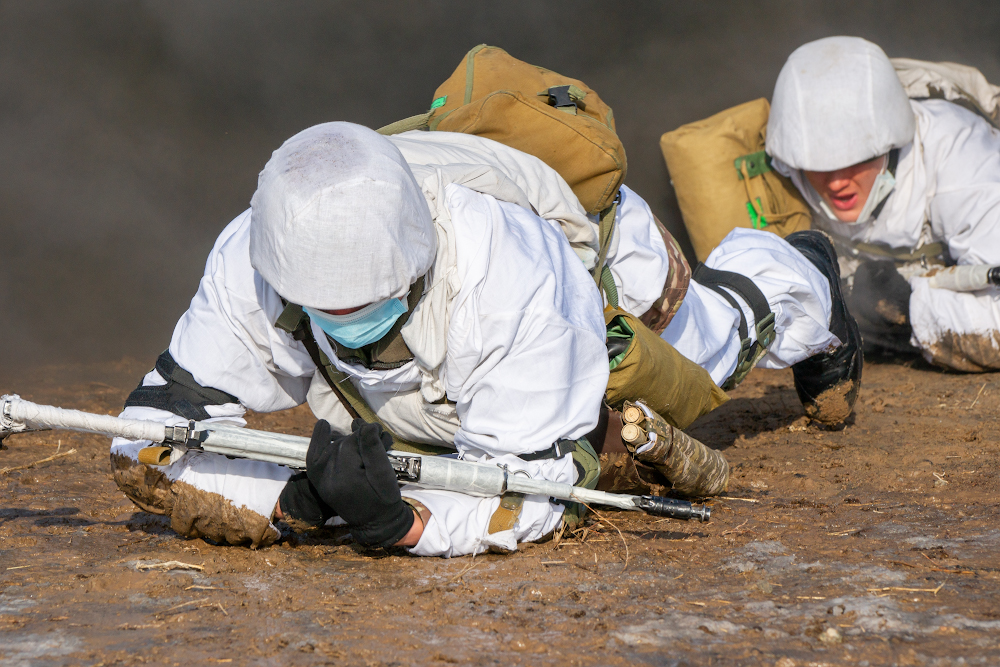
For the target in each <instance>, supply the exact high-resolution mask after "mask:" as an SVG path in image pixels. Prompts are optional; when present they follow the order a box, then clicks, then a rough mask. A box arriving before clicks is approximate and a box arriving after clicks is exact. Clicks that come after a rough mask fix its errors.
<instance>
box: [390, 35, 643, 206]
mask: <svg viewBox="0 0 1000 667" xmlns="http://www.w3.org/2000/svg"><path fill="white" fill-rule="evenodd" d="M413 129H430V130H438V131H442V132H462V133H465V134H475V135H478V136H481V137H486V138H487V139H492V140H494V141H498V142H500V143H502V144H504V145H507V146H510V147H511V148H516V149H517V150H520V151H523V152H525V153H528V154H529V155H534V156H535V157H537V158H539V159H540V160H542V161H543V162H545V164H547V165H549V166H550V167H552V168H553V169H555V170H556V171H557V172H559V175H560V176H562V177H563V178H564V179H566V182H567V183H568V184H569V186H570V187H571V188H572V189H573V192H574V194H576V196H577V197H578V198H579V200H580V203H581V204H583V207H584V208H585V209H586V210H587V212H588V213H600V212H601V211H603V210H605V209H607V208H608V207H610V206H611V204H612V202H613V201H614V199H615V197H616V196H617V194H618V188H619V186H621V184H622V181H623V180H624V179H625V170H626V161H625V148H624V146H622V142H621V141H620V140H619V139H618V135H617V134H616V133H615V120H614V114H613V113H612V111H611V107H609V106H608V105H607V104H605V103H604V102H603V101H602V100H601V98H600V97H598V95H597V93H595V92H594V91H593V90H591V89H590V88H588V87H587V86H586V84H584V83H583V82H582V81H578V80H577V79H571V78H569V77H565V76H562V75H561V74H557V73H555V72H553V71H551V70H547V69H544V68H542V67H536V66H534V65H529V64H528V63H526V62H523V61H521V60H518V59H516V58H514V57H512V56H511V55H510V54H508V53H507V52H506V51H504V50H503V49H500V48H497V47H495V46H487V45H485V44H480V45H479V46H477V47H476V48H474V49H472V50H471V51H469V53H468V54H467V55H466V57H465V60H464V62H462V64H460V65H459V66H458V68H457V69H456V70H455V72H454V74H452V75H451V76H450V77H449V78H448V79H447V80H446V81H445V82H444V83H442V84H441V86H440V87H439V88H438V89H437V91H436V92H435V93H434V101H433V103H431V108H430V111H429V112H427V113H426V114H421V115H419V116H413V117H412V118H407V119H405V120H402V121H399V122H397V123H393V124H392V125H387V126H386V127H383V128H381V129H380V130H379V132H381V133H382V134H396V133H398V132H403V131H406V130H413Z"/></svg>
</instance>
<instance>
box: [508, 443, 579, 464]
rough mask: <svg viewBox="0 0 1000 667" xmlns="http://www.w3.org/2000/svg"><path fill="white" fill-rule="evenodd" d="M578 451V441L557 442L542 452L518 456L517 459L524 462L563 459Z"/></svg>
mask: <svg viewBox="0 0 1000 667" xmlns="http://www.w3.org/2000/svg"><path fill="white" fill-rule="evenodd" d="M575 451H576V440H556V442H555V443H553V444H552V446H551V447H546V448H545V449H543V450H542V451H540V452H531V453H530V454H518V455H517V458H519V459H521V460H522V461H541V460H542V459H561V458H562V457H564V456H566V455H567V454H572V453H573V452H575Z"/></svg>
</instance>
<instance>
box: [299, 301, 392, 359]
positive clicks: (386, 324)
mask: <svg viewBox="0 0 1000 667" xmlns="http://www.w3.org/2000/svg"><path fill="white" fill-rule="evenodd" d="M404 298H405V297H404ZM303 310H304V311H306V313H308V314H309V318H310V319H311V320H312V321H313V322H315V323H316V324H317V325H318V326H319V328H320V329H322V330H323V331H325V332H326V334H327V335H328V336H330V338H332V339H334V340H335V341H337V342H338V343H340V344H341V345H343V346H344V347H349V348H351V349H352V350H356V349H358V348H359V347H364V346H365V345H368V344H370V343H374V342H375V341H377V340H378V339H380V338H382V336H384V335H386V334H387V333H389V329H391V328H392V325H394V324H395V323H396V320H398V319H399V317H400V315H402V314H403V313H405V312H406V301H405V300H404V299H388V300H387V301H378V302H376V303H372V304H369V305H367V306H365V307H364V308H362V309H361V310H358V311H356V312H353V313H350V314H348V315H330V314H329V313H324V312H323V311H321V310H316V309H314V308H308V307H305V308H303Z"/></svg>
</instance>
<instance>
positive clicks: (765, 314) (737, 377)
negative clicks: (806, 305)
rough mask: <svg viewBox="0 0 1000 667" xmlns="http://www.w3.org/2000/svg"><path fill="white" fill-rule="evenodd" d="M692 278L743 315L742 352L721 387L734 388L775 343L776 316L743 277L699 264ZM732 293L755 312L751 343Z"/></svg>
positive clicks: (761, 296)
mask: <svg viewBox="0 0 1000 667" xmlns="http://www.w3.org/2000/svg"><path fill="white" fill-rule="evenodd" d="M691 279H692V280H696V281H697V282H698V284H699V285H702V286H703V287H707V288H709V289H710V290H712V291H713V292H716V293H717V294H719V295H720V296H721V297H722V298H723V299H725V300H726V301H727V302H728V303H729V305H730V306H732V307H733V308H735V309H736V312H737V313H739V315H740V324H739V333H740V352H739V356H738V357H737V360H736V369H735V370H734V371H733V374H732V375H730V376H729V378H728V379H727V380H726V381H725V382H724V383H723V384H722V388H723V389H725V390H727V391H728V390H729V389H734V388H735V387H736V386H737V385H738V384H739V383H740V382H742V381H743V379H744V378H745V377H746V376H747V375H748V374H749V373H750V371H751V370H752V369H753V367H754V366H756V365H757V362H758V361H760V358H761V357H763V356H764V354H765V353H766V352H767V348H769V347H770V346H771V343H773V342H774V336H775V334H774V313H772V312H771V306H770V305H768V303H767V299H766V298H764V294H763V292H761V291H760V289H759V288H758V287H757V286H756V285H755V284H754V282H753V281H752V280H750V279H749V278H747V277H746V276H744V275H741V274H739V273H733V272H732V271H720V270H718V269H710V268H709V267H707V266H705V265H704V264H699V265H698V266H697V267H695V269H694V271H693V272H692V274H691ZM730 292H734V293H736V294H737V295H739V296H740V297H741V298H742V299H743V300H744V301H746V303H747V305H749V306H750V310H751V311H753V318H754V331H755V333H756V334H757V339H756V340H754V341H751V340H750V336H749V327H748V326H747V318H746V315H745V314H744V313H743V308H741V307H740V305H739V303H737V301H736V299H735V298H734V297H733V295H732V294H730Z"/></svg>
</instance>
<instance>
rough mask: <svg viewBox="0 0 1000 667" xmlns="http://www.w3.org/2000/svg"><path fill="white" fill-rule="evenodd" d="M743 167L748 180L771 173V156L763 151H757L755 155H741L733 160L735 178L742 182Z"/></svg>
mask: <svg viewBox="0 0 1000 667" xmlns="http://www.w3.org/2000/svg"><path fill="white" fill-rule="evenodd" d="M744 165H746V168H747V176H749V177H750V178H753V177H754V176H760V175H761V174H766V173H767V172H769V171H771V156H770V155H768V154H767V153H765V152H764V151H757V152H756V153H750V154H748V155H741V156H740V157H738V158H736V159H735V160H733V166H734V167H736V176H737V177H738V178H739V179H740V180H741V181H742V180H743V166H744Z"/></svg>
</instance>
